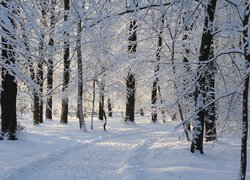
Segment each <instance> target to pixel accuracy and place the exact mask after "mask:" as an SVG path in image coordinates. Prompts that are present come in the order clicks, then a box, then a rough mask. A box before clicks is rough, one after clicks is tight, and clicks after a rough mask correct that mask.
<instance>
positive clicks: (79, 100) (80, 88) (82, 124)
mask: <svg viewBox="0 0 250 180" xmlns="http://www.w3.org/2000/svg"><path fill="white" fill-rule="evenodd" d="M81 32H82V27H81V20H79V22H78V24H77V62H78V63H77V64H78V95H77V109H78V115H79V125H80V129H82V130H84V131H87V128H86V124H85V121H84V114H83V104H82V94H83V76H82V49H81V48H82V46H81Z"/></svg>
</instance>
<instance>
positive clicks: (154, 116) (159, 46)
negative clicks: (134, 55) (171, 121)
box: [151, 15, 164, 123]
mask: <svg viewBox="0 0 250 180" xmlns="http://www.w3.org/2000/svg"><path fill="white" fill-rule="evenodd" d="M163 26H164V15H162V17H161V24H160V29H159V32H158V41H157V49H156V60H157V62H156V63H157V64H156V67H155V72H154V73H155V74H154V75H155V80H154V82H153V88H152V92H151V107H152V113H151V118H152V122H154V123H155V122H156V121H157V88H158V81H159V77H158V72H159V70H160V65H159V64H158V61H160V60H161V49H162V33H163Z"/></svg>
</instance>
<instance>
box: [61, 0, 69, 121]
mask: <svg viewBox="0 0 250 180" xmlns="http://www.w3.org/2000/svg"><path fill="white" fill-rule="evenodd" d="M64 11H65V12H64V13H65V14H64V22H66V21H67V20H68V13H69V0H64ZM64 35H65V41H64V56H63V60H64V69H63V87H62V93H64V92H65V90H66V89H67V88H68V85H69V71H70V58H69V33H68V32H67V30H65V32H64ZM68 108H69V105H68V97H66V95H65V97H64V98H63V99H62V111H61V119H60V123H61V124H67V123H68Z"/></svg>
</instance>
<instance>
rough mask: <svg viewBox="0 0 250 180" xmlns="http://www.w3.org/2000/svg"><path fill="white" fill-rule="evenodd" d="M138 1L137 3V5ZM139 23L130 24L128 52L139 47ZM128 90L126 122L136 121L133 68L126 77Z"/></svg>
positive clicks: (131, 53)
mask: <svg viewBox="0 0 250 180" xmlns="http://www.w3.org/2000/svg"><path fill="white" fill-rule="evenodd" d="M137 6H138V3H137V4H136V7H137ZM136 30H137V24H136V20H131V21H130V26H129V38H128V40H129V45H128V54H129V55H132V58H133V55H134V54H135V52H136V47H137V34H136ZM126 91H127V101H126V117H125V122H127V121H130V122H134V120H135V117H134V112H135V74H134V73H133V72H132V70H129V72H128V75H127V78H126Z"/></svg>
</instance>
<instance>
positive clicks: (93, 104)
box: [90, 78, 96, 129]
mask: <svg viewBox="0 0 250 180" xmlns="http://www.w3.org/2000/svg"><path fill="white" fill-rule="evenodd" d="M95 83H96V78H95V79H93V98H92V111H91V125H90V128H91V129H93V128H94V112H95V94H96V93H95Z"/></svg>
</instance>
